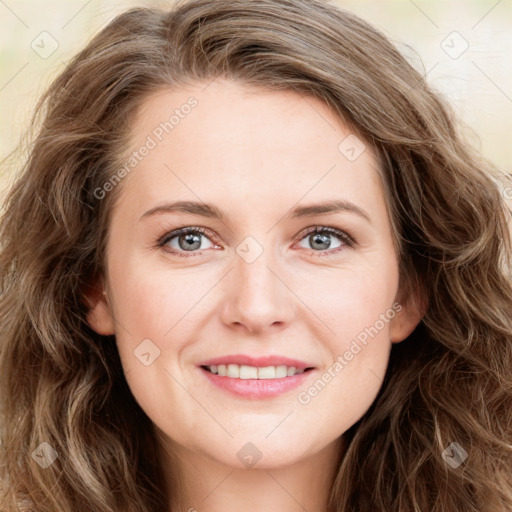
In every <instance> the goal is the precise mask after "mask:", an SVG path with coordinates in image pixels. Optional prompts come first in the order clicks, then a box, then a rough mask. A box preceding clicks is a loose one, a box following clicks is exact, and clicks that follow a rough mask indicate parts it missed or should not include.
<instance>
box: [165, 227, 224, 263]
mask: <svg viewBox="0 0 512 512" xmlns="http://www.w3.org/2000/svg"><path fill="white" fill-rule="evenodd" d="M207 233H208V235H209V236H211V238H215V237H214V236H213V233H212V234H210V233H209V231H208V230H206V229H204V228H198V227H186V228H181V229H178V230H176V231H172V232H171V233H167V234H165V235H164V236H163V237H162V238H161V239H160V240H159V241H158V242H157V246H158V247H165V248H166V249H168V250H169V252H171V253H173V254H179V255H180V256H185V257H188V256H196V255H197V254H200V251H201V250H202V249H210V248H211V247H213V244H211V241H210V244H211V245H210V246H208V245H207V246H206V247H204V246H203V241H204V240H209V238H208V237H207V236H206V234H207ZM186 253H191V254H186Z"/></svg>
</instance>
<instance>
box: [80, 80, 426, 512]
mask: <svg viewBox="0 0 512 512" xmlns="http://www.w3.org/2000/svg"><path fill="white" fill-rule="evenodd" d="M206 85H207V84H200V85H198V86H197V87H195V86H187V88H180V89H173V90H171V89H165V90H162V91H159V92H157V93H153V94H152V95H151V96H150V97H148V99H147V100H146V102H145V103H144V105H143V107H142V108H141V109H140V110H139V111H138V112H137V115H136V116H135V118H134V121H133V124H132V132H131V138H130V147H131V148H132V149H136V148H140V147H141V146H142V145H143V144H144V141H145V140H146V139H147V137H148V135H149V134H151V133H152V131H153V130H154V129H155V127H157V126H158V125H159V123H161V122H162V121H164V120H166V119H168V117H169V115H168V114H167V113H168V112H172V111H174V110H175V109H176V108H179V107H180V105H183V104H185V103H186V102H187V99H188V98H189V97H190V96H194V97H195V98H196V99H197V101H198V104H197V106H196V107H195V108H194V109H193V110H192V111H191V113H190V114H189V115H187V116H185V117H184V118H183V119H180V122H179V124H178V125H177V126H176V127H175V128H174V129H173V131H172V132H170V133H169V134H167V135H166V136H165V137H164V138H163V139H162V141H161V142H159V144H158V145H157V147H155V148H154V149H152V150H151V151H150V152H149V154H147V156H145V158H144V159H142V161H141V162H140V163H139V164H138V165H137V167H136V168H135V169H134V170H133V171H132V172H131V173H130V174H129V175H127V176H126V177H125V178H124V179H123V181H122V183H121V184H120V185H118V186H121V187H122V190H121V191H120V196H119V199H118V202H117V204H116V208H115V210H114V212H113V214H112V217H111V219H110V222H111V224H110V234H109V240H108V245H107V262H106V263H107V266H106V268H107V275H106V278H105V279H104V280H102V281H101V282H100V283H98V287H100V288H101V287H102V286H103V287H104V288H103V290H104V294H102V293H98V294H96V295H91V296H90V297H89V300H90V303H91V304H92V308H91V310H90V313H89V316H88V321H89V323H90V325H91V327H93V328H94V329H95V330H96V331H97V332H98V333H100V334H105V335H106V334H115V335H116V340H117V346H118V350H119V353H120V357H121V361H122V364H123V368H124V372H125V375H126V379H127V382H128V384H129V386H130V389H131V391H132V393H133V395H134V397H135V399H136V400H137V402H138V403H139V404H140V406H141V407H142V409H143V410H144V411H145V412H146V414H147V415H148V416H149V418H150V419H151V420H152V422H153V423H154V424H155V425H156V430H157V432H158V435H159V439H160V442H161V444H162V448H163V450H162V454H163V456H162V457H163V462H164V464H165V467H166V469H167V471H168V474H169V475H171V474H173V475H179V477H180V479H181V482H182V485H183V490H182V492H181V493H180V495H179V496H177V497H176V503H177V504H179V506H180V507H181V508H180V510H189V509H191V510H193V509H194V508H195V509H197V510H200V511H205V512H217V511H221V510H222V511H223V512H231V511H236V510H248V511H261V510H281V511H288V512H295V511H299V510H303V509H302V507H305V509H307V510H308V511H309V512H315V511H316V512H321V511H325V506H326V501H327V498H328V491H329V485H330V484H331V481H332V478H333V477H334V474H335V470H336V466H337V457H338V453H339V452H342V451H343V433H344V432H345V431H346V430H347V429H349V428H350V427H351V426H352V425H353V424H354V423H355V422H356V421H358V420H359V419H360V418H361V416H362V415H363V414H364V413H365V412H366V411H367V410H368V408H369V407H370V405H371V404H372V402H373V401H374V399H375V397H376V395H377V393H378V391H379V388H380V387H381V384H382V379H383V377H384V374H385V372H386V368H387V364H388V358H389V352H390V349H391V346H392V343H398V342H400V341H402V340H404V339H405V338H406V337H407V336H408V335H409V334H410V333H411V332H412V331H413V330H414V328H415V327H416V325H417V324H418V322H419V320H420V319H421V315H420V314H418V312H417V311H416V310H415V309H414V308H413V307H412V305H410V304H412V303H413V301H412V300H411V298H410V297H402V296H401V295H400V290H398V277H399V272H398V261H397V255H396V252H395V249H394V245H393V235H392V229H391V223H390V218H389V215H388V212H387V209H386V204H385V198H384V191H383V188H382V186H381V182H380V180H379V175H378V161H377V159H376V157H375V155H374V154H373V153H372V151H371V150H370V148H369V146H368V145H366V150H365V151H364V152H363V153H362V154H361V155H360V156H359V157H358V158H357V159H356V160H355V161H350V160H349V159H347V158H346V156H345V155H344V154H342V152H340V151H339V149H338V146H339V144H340V142H342V141H343V140H344V139H345V137H346V136H347V135H349V134H351V133H352V132H351V130H350V129H349V128H348V127H347V126H345V125H344V124H343V123H342V122H341V120H340V119H338V117H337V116H335V115H334V114H333V113H332V112H331V111H330V110H329V108H328V107H327V106H326V105H325V104H324V103H323V102H322V101H320V100H318V99H315V98H313V97H308V96H306V97H305V96H301V95H299V94H297V93H296V92H293V91H267V90H262V89H254V88H248V87H247V86H242V85H240V84H238V83H236V82H231V81H227V80H223V79H220V78H219V79H217V80H215V81H214V82H213V83H211V84H210V85H209V86H207V87H206ZM205 87H206V88H205ZM328 199H329V200H330V199H340V200H347V201H351V202H352V203H355V204H356V205H357V206H358V207H359V208H361V209H363V210H364V211H365V212H367V214H368V216H369V219H370V221H367V220H366V219H364V218H363V217H362V216H359V215H357V214H356V213H353V212H349V211H342V212H336V213H328V214H318V215H315V216H313V217H309V218H308V217H305V218H298V219H292V220H290V219H287V218H285V217H284V216H285V214H286V213H287V212H288V211H289V210H290V209H292V208H295V207H296V206H297V205H305V204H311V203H318V202H323V201H326V200H328ZM177 200H191V201H201V202H205V203H212V204H214V205H215V206H217V208H219V209H222V210H223V211H224V218H223V220H222V221H221V220H216V219H211V218H206V217H202V216H199V215H196V214H189V213H177V212H166V213H158V214H155V215H150V216H147V217H145V218H143V219H142V220H140V217H141V216H142V215H143V214H144V213H145V212H147V211H148V210H150V209H152V208H154V207H155V206H159V205H162V204H163V203H166V202H171V201H177ZM186 226H192V227H204V228H207V229H208V230H209V231H211V232H212V233H213V234H215V239H212V238H211V237H209V235H208V233H207V234H206V235H205V236H203V237H201V240H202V242H201V251H198V250H197V249H195V253H193V254H191V252H187V251H186V250H185V249H184V248H183V247H186V243H183V242H182V244H181V245H180V244H179V237H175V238H174V239H173V241H169V242H168V243H167V246H164V247H157V246H156V241H157V240H158V239H159V238H160V237H162V236H163V235H164V234H166V233H170V232H171V231H174V230H176V229H178V228H182V227H186ZM314 226H321V227H333V228H336V229H338V230H341V231H344V232H347V233H348V234H350V235H351V236H352V237H353V238H354V239H355V240H356V244H355V245H353V246H352V247H350V246H348V245H345V244H344V242H343V241H342V240H341V239H339V238H338V237H337V236H336V235H330V234H329V233H324V234H325V235H327V242H329V241H330V243H331V245H330V246H329V248H328V249H325V247H326V245H324V246H320V248H316V249H315V247H318V246H315V242H314V240H312V239H311V237H310V236H309V234H308V233H307V232H306V228H309V227H314ZM302 233H304V234H302ZM301 234H302V235H301ZM298 235H301V236H300V238H297V236H298ZM247 237H253V238H254V239H255V240H256V241H257V242H258V243H259V244H260V246H261V248H262V251H263V252H262V253H261V254H260V255H259V256H258V257H257V258H256V259H255V260H254V261H252V262H251V263H248V262H247V261H246V260H245V259H244V258H242V257H241V256H239V254H238V253H237V252H236V250H237V248H238V247H239V246H240V245H241V244H242V246H243V242H244V241H245V239H246V238H247ZM251 247H252V248H251V249H250V251H254V250H256V249H254V247H253V246H251ZM339 247H341V250H340V251H338V252H336V253H331V254H327V255H324V256H319V253H321V252H324V253H325V252H328V251H329V250H335V249H336V248H339ZM169 248H174V249H175V250H177V251H181V253H182V254H188V255H189V256H188V257H182V256H180V255H173V254H171V253H170V252H169V251H168V250H166V249H169ZM253 254H254V253H253ZM395 302H398V303H399V304H400V305H401V311H400V313H399V314H396V315H395V316H394V317H393V318H392V319H391V320H390V321H388V322H385V325H384V327H383V328H382V329H381V330H379V332H378V334H377V335H376V336H374V337H373V338H370V341H369V343H367V345H364V346H363V345H361V346H362V347H364V348H362V350H360V351H359V353H357V355H355V356H354V358H353V359H352V360H351V361H349V362H348V363H347V364H346V365H345V366H344V367H343V370H342V371H340V372H339V373H337V374H336V376H335V377H334V378H332V379H331V381H330V382H329V383H328V384H327V385H326V386H325V387H324V388H323V389H322V390H321V392H319V393H318V394H317V395H316V396H315V397H314V398H312V399H311V401H310V402H309V403H307V404H302V403H299V401H298V394H299V393H300V392H301V391H304V390H307V389H308V387H309V386H311V385H312V384H313V383H314V382H315V381H316V380H317V379H318V378H320V377H321V376H322V374H323V373H325V372H328V369H329V368H330V367H331V375H332V365H333V363H334V362H335V361H336V358H337V357H338V356H339V355H340V354H341V355H342V354H344V353H345V352H346V350H347V349H348V348H349V345H350V343H351V342H352V341H353V340H354V339H355V338H356V336H357V335H358V334H359V333H361V332H362V331H363V330H364V329H365V327H369V326H372V325H374V324H375V323H376V321H377V320H378V319H379V315H381V314H384V313H386V312H387V311H390V310H391V308H392V306H393V304H394V303H395ZM145 339H150V340H151V342H152V343H153V344H154V346H156V347H158V349H159V350H160V354H159V357H157V358H156V359H155V360H154V361H153V362H152V363H151V364H150V365H148V366H146V365H144V364H142V363H141V361H140V360H139V359H138V358H137V357H136V356H135V355H134V350H136V349H137V347H138V346H139V345H140V343H141V342H142V340H145ZM150 346H153V345H150ZM151 350H153V349H151ZM152 353H153V352H152ZM236 353H242V354H249V355H257V356H259V355H267V354H278V355H284V356H289V357H293V358H296V359H300V360H303V361H306V362H309V363H311V365H312V366H315V368H316V370H315V372H314V375H313V374H311V375H310V376H309V377H308V380H307V381H306V384H305V385H304V386H301V387H300V389H298V390H292V391H291V392H288V393H285V394H283V395H280V396H278V397H274V398H271V399H265V400H248V399H244V398H239V397H234V396H232V395H230V394H228V393H227V392H225V391H223V390H220V389H218V388H216V387H214V386H213V385H212V384H211V383H210V382H209V381H208V379H206V378H205V376H204V375H203V373H202V370H200V369H199V368H198V367H197V365H198V364H199V363H200V362H201V361H204V360H206V359H209V358H213V357H218V356H222V355H227V354H236ZM248 442H250V443H252V444H253V445H255V446H256V447H257V449H258V450H259V452H260V453H261V454H262V455H261V458H260V459H259V461H258V462H257V463H256V464H255V465H254V466H252V467H247V466H246V465H244V463H242V462H241V461H240V460H239V458H238V457H237V452H238V451H239V450H240V449H241V448H242V447H243V446H244V445H246V443H248ZM169 479H170V480H169V481H171V477H170V476H169Z"/></svg>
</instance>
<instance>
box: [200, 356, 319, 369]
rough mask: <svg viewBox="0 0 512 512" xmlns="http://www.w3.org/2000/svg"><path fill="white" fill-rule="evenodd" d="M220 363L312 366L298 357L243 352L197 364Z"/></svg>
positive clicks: (263, 365)
mask: <svg viewBox="0 0 512 512" xmlns="http://www.w3.org/2000/svg"><path fill="white" fill-rule="evenodd" d="M220 364H225V365H228V364H238V365H247V366H256V367H262V368H263V367H265V366H282V365H284V366H294V367H295V368H296V369H297V370H305V369H306V368H314V365H312V364H309V363H306V362H304V361H299V360H298V359H292V358H290V357H285V356H278V355H268V356H261V357H252V356H246V355H243V354H233V355H228V356H221V357H215V358H213V359H208V360H207V361H203V362H202V363H199V366H211V365H220Z"/></svg>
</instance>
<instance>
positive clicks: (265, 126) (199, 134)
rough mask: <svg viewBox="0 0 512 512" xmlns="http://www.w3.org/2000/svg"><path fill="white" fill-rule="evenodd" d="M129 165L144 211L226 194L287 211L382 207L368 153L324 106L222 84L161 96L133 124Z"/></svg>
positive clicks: (284, 94) (376, 171)
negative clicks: (318, 206)
mask: <svg viewBox="0 0 512 512" xmlns="http://www.w3.org/2000/svg"><path fill="white" fill-rule="evenodd" d="M134 152H136V153H139V155H138V157H137V158H136V157H134V156H133V153H134ZM142 153H143V155H141V154H142ZM130 158H131V159H132V162H131V163H132V164H133V165H132V167H133V170H132V171H131V172H130V173H129V176H128V177H127V179H126V180H124V181H125V183H123V187H125V186H127V188H128V189H130V190H127V191H126V192H127V193H129V194H131V195H133V194H136V195H137V197H138V199H139V200H140V201H142V202H144V203H145V204H147V203H151V202H155V201H158V200H162V199H164V198H165V199H169V197H168V196H169V195H171V196H173V197H172V198H171V199H178V198H180V199H181V198H183V197H182V196H183V194H185V195H188V196H194V195H195V196H196V197H194V199H196V200H197V199H198V197H199V198H201V199H202V198H203V196H204V195H205V194H206V195H212V197H213V196H216V195H217V194H219V193H220V194H221V199H224V200H225V199H226V198H227V197H230V198H234V197H236V196H238V197H239V196H240V195H243V196H246V197H248V196H251V197H252V198H260V200H266V201H269V200H273V199H275V200H277V201H281V202H283V203H286V204H287V205H289V206H291V205H293V204H294V203H296V202H297V201H299V200H300V199H301V197H304V196H307V198H306V197H305V199H308V200H311V201H313V200H316V199H320V198H322V199H323V198H325V196H326V194H328V195H329V196H333V195H336V193H338V194H341V195H347V194H349V195H351V196H353V197H354V198H356V199H358V200H359V201H362V202H363V203H365V204H366V206H367V209H370V210H371V209H372V208H375V207H377V206H378V204H377V202H378V200H379V197H377V196H380V199H381V200H382V199H383V198H382V197H381V196H382V189H381V186H380V184H381V183H380V169H379V165H378V162H377V159H376V157H375V155H374V153H373V151H372V150H371V148H370V147H369V146H368V144H366V143H365V142H364V141H363V140H362V139H361V138H360V137H359V136H357V135H356V134H355V133H353V132H352V130H351V129H350V128H349V127H347V126H346V125H345V124H344V123H343V122H342V121H341V120H340V119H339V117H338V116H337V115H335V114H334V113H333V112H332V111H331V110H330V109H329V107H328V106H327V105H326V104H325V103H324V102H322V101H321V100H319V99H317V98H314V97H312V96H305V95H301V94H298V93H296V92H294V91H289V90H285V91H269V90H264V89H255V88H249V87H247V86H243V85H241V84H239V83H236V82H231V81H226V80H216V81H214V82H213V83H210V84H201V85H198V86H193V87H192V86H187V87H186V88H174V89H170V88H169V89H163V90H160V91H158V92H155V93H153V94H151V95H150V96H149V97H147V98H146V100H145V101H144V103H143V104H142V105H141V107H140V109H139V110H138V111H137V113H136V115H134V117H133V120H132V123H131V132H130V143H129V152H128V153H127V154H125V155H124V160H125V163H126V162H128V160H129V159H130ZM135 160H136V161H135ZM126 182H132V184H131V185H130V186H128V183H126ZM164 196H165V197H164ZM329 198H330V197H329ZM132 199H133V198H132ZM205 200H206V199H205ZM140 201H138V202H140ZM306 202H307V201H306ZM260 204H262V203H261V201H260ZM382 205H383V203H382Z"/></svg>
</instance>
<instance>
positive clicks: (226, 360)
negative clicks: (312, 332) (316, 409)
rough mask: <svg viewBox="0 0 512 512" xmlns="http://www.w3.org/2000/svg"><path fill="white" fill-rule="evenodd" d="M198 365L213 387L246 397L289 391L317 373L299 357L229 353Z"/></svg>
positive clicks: (282, 393)
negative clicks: (233, 354)
mask: <svg viewBox="0 0 512 512" xmlns="http://www.w3.org/2000/svg"><path fill="white" fill-rule="evenodd" d="M235 361H238V362H235ZM273 362H274V363H279V364H272V363H273ZM243 363H245V364H243ZM247 363H252V364H247ZM198 369H199V371H200V372H201V373H202V374H203V375H204V377H206V382H207V383H208V384H209V385H212V389H218V390H221V392H222V393H227V395H230V396H232V397H233V396H234V397H236V398H238V399H240V398H241V399H245V400H262V399H269V398H274V397H277V396H279V395H284V394H286V393H290V392H291V391H292V390H294V389H296V388H298V387H299V386H301V385H304V384H305V383H306V382H307V381H309V380H310V379H312V378H314V377H313V376H314V375H315V374H316V373H317V371H316V368H315V367H314V366H308V365H307V363H303V362H302V361H298V360H296V359H289V358H284V357H273V356H271V357H261V358H253V357H249V356H246V357H245V356H240V355H239V356H228V357H223V358H218V359H216V360H215V359H211V360H210V361H204V362H203V363H202V364H200V365H199V367H198Z"/></svg>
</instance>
